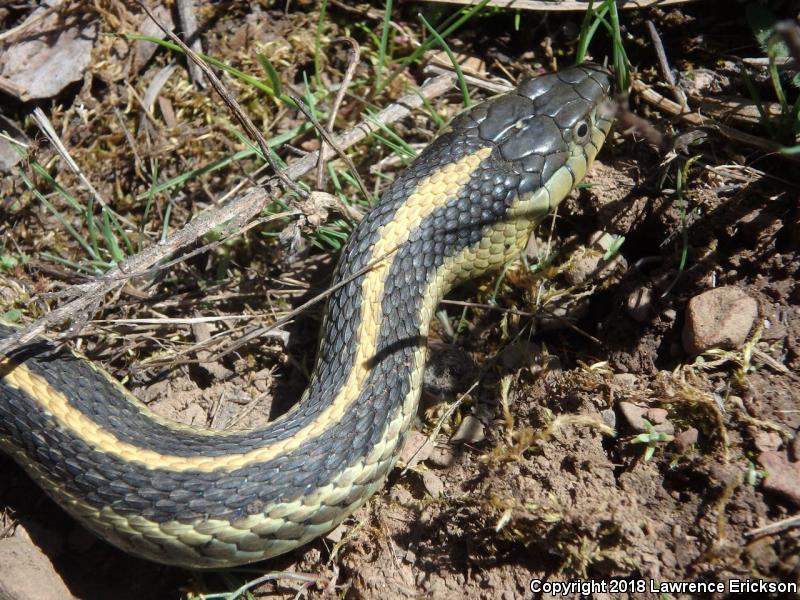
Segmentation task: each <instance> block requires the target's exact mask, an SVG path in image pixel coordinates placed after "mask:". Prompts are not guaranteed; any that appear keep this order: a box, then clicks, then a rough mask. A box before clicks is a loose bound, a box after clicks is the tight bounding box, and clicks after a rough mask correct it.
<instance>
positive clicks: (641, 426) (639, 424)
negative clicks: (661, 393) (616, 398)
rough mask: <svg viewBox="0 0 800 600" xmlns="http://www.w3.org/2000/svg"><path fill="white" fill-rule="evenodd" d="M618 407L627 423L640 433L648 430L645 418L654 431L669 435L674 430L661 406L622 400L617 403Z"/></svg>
mask: <svg viewBox="0 0 800 600" xmlns="http://www.w3.org/2000/svg"><path fill="white" fill-rule="evenodd" d="M619 409H620V412H622V416H624V417H625V420H626V421H627V422H628V424H629V425H630V426H631V427H632V428H633V429H634V430H636V431H638V432H640V433H645V432H647V431H648V427H647V424H646V423H645V420H647V422H649V423H650V425H652V426H653V430H654V431H657V432H659V433H668V434H670V435H672V434H673V433H674V432H675V426H674V425H673V424H672V423H671V422H670V421H669V420H667V411H666V410H664V409H663V408H647V407H642V406H636V405H635V404H633V403H631V402H625V401H622V402H620V403H619Z"/></svg>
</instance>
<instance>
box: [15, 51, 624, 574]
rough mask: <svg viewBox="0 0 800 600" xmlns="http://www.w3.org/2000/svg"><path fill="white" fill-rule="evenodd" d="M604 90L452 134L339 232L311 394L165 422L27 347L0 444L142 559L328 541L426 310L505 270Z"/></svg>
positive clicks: (594, 134) (572, 79) (600, 122)
mask: <svg viewBox="0 0 800 600" xmlns="http://www.w3.org/2000/svg"><path fill="white" fill-rule="evenodd" d="M610 86H611V84H610V74H609V73H608V72H607V71H606V70H605V69H603V68H602V67H599V66H596V65H590V64H584V65H580V66H575V67H570V68H567V69H564V70H562V71H560V72H558V73H551V74H547V75H542V76H540V77H537V78H533V79H527V80H525V81H523V82H521V83H520V85H519V86H518V87H517V88H516V89H515V90H514V91H512V92H509V93H507V94H504V95H501V96H497V97H495V98H492V99H490V100H488V101H486V102H484V103H482V104H479V105H476V106H474V107H472V108H471V109H469V110H467V111H466V112H464V113H461V114H460V115H459V116H457V117H456V118H455V119H454V120H453V121H452V122H451V123H450V124H449V126H448V127H447V128H446V129H445V130H444V131H443V132H442V133H441V134H440V135H439V136H438V137H437V138H436V139H435V140H434V141H433V142H432V143H431V144H430V145H429V146H428V147H427V148H426V149H425V150H424V151H423V152H422V153H421V154H420V155H419V156H418V157H417V159H416V160H415V161H414V162H413V163H412V164H411V166H409V167H408V168H407V169H406V170H405V171H404V172H403V173H402V174H400V175H399V176H398V177H397V178H396V180H395V181H394V183H393V184H392V185H391V186H390V187H389V188H388V189H387V190H386V191H385V193H384V194H383V195H382V197H381V198H380V200H379V201H378V202H377V203H376V204H375V205H374V206H373V207H372V208H371V210H370V211H369V212H368V213H367V214H366V215H365V216H364V218H363V219H362V220H361V222H360V223H359V225H358V227H357V228H356V230H355V231H354V232H353V233H352V235H351V237H350V239H349V240H348V243H347V245H346V247H345V249H344V250H343V252H342V255H341V259H340V262H339V264H338V267H337V269H336V272H335V275H334V283H336V282H342V283H343V285H341V286H340V287H338V288H335V291H334V292H333V293H332V295H331V296H330V297H329V300H328V305H327V311H326V314H325V317H324V320H323V325H322V333H321V338H320V340H321V341H320V346H319V351H318V354H317V362H316V366H315V369H314V371H313V373H312V375H311V377H310V381H309V385H308V388H307V390H306V391H305V393H304V394H303V396H302V398H301V399H300V401H299V403H298V404H297V405H296V406H295V407H294V408H293V409H291V410H290V411H289V412H288V413H286V414H285V415H283V416H282V417H280V418H278V419H277V420H275V421H272V422H270V423H269V424H268V425H266V426H264V427H262V428H259V429H256V430H251V431H229V432H219V431H212V430H207V429H199V428H193V427H189V426H185V425H179V424H176V423H174V422H172V421H170V420H168V419H165V418H163V417H160V416H158V415H156V414H155V413H153V412H152V411H150V410H149V409H148V408H147V407H146V406H145V405H144V404H142V403H141V402H139V401H138V400H137V399H136V398H135V397H133V396H132V395H131V394H129V393H128V392H126V391H125V389H124V388H123V387H122V386H121V385H120V384H119V383H117V382H116V381H115V380H114V379H113V378H112V377H111V376H110V375H108V374H106V373H105V372H104V371H102V370H101V369H100V368H98V367H96V366H95V365H93V364H92V363H91V362H89V361H87V360H86V359H84V358H82V357H80V356H78V355H76V354H73V353H71V352H68V351H64V350H60V351H54V350H53V348H52V346H51V344H50V343H49V342H47V341H45V340H38V341H35V342H33V343H28V344H26V345H24V346H22V347H21V348H18V349H16V350H14V351H12V352H9V353H8V354H7V355H6V356H4V357H1V358H0V448H2V449H3V451H4V452H5V453H7V454H9V455H10V456H11V457H13V458H14V459H15V460H16V461H17V462H18V463H19V464H20V465H21V466H22V467H23V468H24V469H25V470H26V471H27V472H28V474H29V475H30V476H31V477H32V478H33V479H34V480H35V481H36V482H37V483H38V484H39V485H41V487H42V488H43V489H44V490H45V491H46V492H47V493H48V494H49V495H50V496H52V497H53V498H54V499H55V501H56V502H57V503H58V504H60V505H61V506H62V507H63V508H64V509H65V510H66V511H67V512H68V513H70V514H71V515H73V516H74V517H75V518H76V519H77V520H79V521H80V522H81V523H83V524H84V525H85V526H86V527H87V528H89V529H90V530H92V531H93V532H95V533H96V534H98V535H99V536H100V537H102V538H104V539H106V540H108V541H109V542H111V543H113V544H115V545H117V546H119V547H120V548H122V549H124V550H126V551H128V552H131V553H133V554H136V555H139V556H142V557H145V558H148V559H151V560H155V561H159V562H163V563H168V564H175V565H182V566H187V567H220V566H229V565H235V564H241V563H247V562H251V561H256V560H260V559H264V558H268V557H271V556H275V555H278V554H282V553H284V552H287V551H289V550H292V549H293V548H296V547H298V546H300V545H302V544H305V543H306V542H308V541H310V540H312V539H314V538H316V537H318V536H320V535H322V534H324V533H326V532H328V531H330V530H331V529H333V528H334V527H335V526H336V525H337V524H339V523H340V522H341V521H342V520H343V519H344V518H345V517H346V516H348V515H349V514H351V513H352V512H353V511H354V510H355V509H356V508H357V507H358V506H360V505H361V504H362V503H363V502H364V501H365V500H366V499H367V498H368V497H369V496H370V495H371V494H372V493H373V492H375V491H376V490H377V489H379V488H380V486H381V485H382V483H383V481H384V479H385V478H386V475H387V474H388V473H389V471H390V470H391V469H392V467H393V465H394V463H395V461H396V460H397V456H398V452H399V449H400V447H401V446H402V443H403V440H404V438H405V436H406V433H407V431H408V429H409V427H410V425H411V422H412V420H413V417H414V415H415V413H416V409H417V404H418V400H419V396H420V391H421V387H422V373H423V369H424V366H425V358H426V347H425V341H426V336H427V334H428V327H429V323H430V321H431V318H432V316H433V313H434V311H435V309H436V305H437V303H438V302H439V300H440V299H441V298H442V297H443V295H444V294H445V293H447V291H448V290H449V289H451V288H452V287H453V286H454V285H456V284H457V283H458V282H460V281H464V280H466V279H468V278H472V277H475V276H477V275H480V274H481V273H484V272H486V271H488V270H490V269H494V268H497V267H500V266H501V265H503V264H504V263H505V262H507V261H508V260H510V259H512V258H514V257H515V256H517V255H518V254H519V252H520V251H521V250H522V249H523V248H524V247H525V244H526V241H527V239H528V236H529V235H530V233H531V230H532V228H533V227H534V226H535V225H536V224H537V223H538V222H539V221H541V219H542V218H543V217H544V216H545V215H547V214H548V213H549V212H550V211H551V210H552V209H553V208H554V207H555V206H556V205H557V204H558V203H559V202H561V201H562V200H563V199H564V198H565V197H566V196H567V195H568V194H569V193H570V191H571V190H572V189H573V188H574V187H575V185H576V184H577V183H578V182H579V181H580V180H581V179H582V178H583V176H584V174H585V172H586V170H587V169H588V168H589V165H590V164H591V163H592V160H593V159H594V158H595V156H596V154H597V152H598V150H599V149H600V147H601V145H602V143H603V141H604V140H605V137H606V135H607V134H608V132H609V129H610V127H611V122H612V113H611V110H610V108H609V106H608V102H607V99H608V94H609V90H610ZM370 264H372V265H373V266H372V267H371V268H367V267H369V266H370ZM10 333H11V329H10V328H8V327H6V326H4V325H0V338H3V337H8V336H9V335H10Z"/></svg>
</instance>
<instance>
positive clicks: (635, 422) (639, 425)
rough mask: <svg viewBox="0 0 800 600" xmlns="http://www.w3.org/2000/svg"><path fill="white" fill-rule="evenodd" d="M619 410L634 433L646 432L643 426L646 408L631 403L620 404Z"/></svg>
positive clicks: (645, 427)
mask: <svg viewBox="0 0 800 600" xmlns="http://www.w3.org/2000/svg"><path fill="white" fill-rule="evenodd" d="M619 410H620V412H621V413H622V416H623V417H625V420H626V421H627V422H628V425H630V426H631V427H632V428H633V429H635V430H636V431H647V426H646V425H645V424H644V414H645V413H646V412H647V408H644V407H641V406H636V405H635V404H633V403H632V402H624V401H623V402H620V403H619Z"/></svg>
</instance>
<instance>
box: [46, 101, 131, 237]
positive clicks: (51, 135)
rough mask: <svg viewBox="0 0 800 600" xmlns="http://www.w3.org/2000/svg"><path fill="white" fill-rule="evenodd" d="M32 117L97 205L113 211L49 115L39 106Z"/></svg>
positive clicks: (120, 217) (123, 218)
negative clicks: (68, 148) (81, 168)
mask: <svg viewBox="0 0 800 600" xmlns="http://www.w3.org/2000/svg"><path fill="white" fill-rule="evenodd" d="M31 117H33V120H34V121H36V125H38V126H39V129H40V130H41V132H42V133H43V134H44V135H45V137H47V139H48V140H50V143H51V144H53V148H55V150H56V152H57V153H58V155H59V156H60V157H61V160H63V161H64V162H65V163H67V166H68V167H69V168H70V171H72V172H73V173H74V174H75V175H77V176H78V179H80V180H81V183H82V184H83V185H84V186H85V187H86V189H87V190H89V193H90V194H91V196H92V198H94V200H96V201H97V203H98V204H99V205H100V206H102V207H103V208H105V209H106V210H111V209H110V208H109V206H108V204H107V203H106V201H105V200H104V199H103V197H102V196H101V195H100V192H98V191H97V190H96V189H95V187H94V186H93V185H92V183H91V182H90V181H89V179H88V178H87V177H86V175H84V174H83V171H81V170H80V167H78V164H77V163H76V162H75V161H74V160H73V159H72V156H70V154H69V152H68V151H67V148H66V147H65V146H64V144H63V142H62V141H61V139H60V138H59V137H58V134H57V133H56V130H55V129H54V128H53V124H52V123H50V119H48V118H47V115H45V114H44V112H43V111H42V109H41V108H39V107H38V106H37V107H36V108H34V109H33V112H32V113H31ZM114 215H115V216H116V217H117V218H118V219H119V220H120V221H122V222H123V223H125V224H126V225H127V226H128V227H135V225H134V224H133V223H131V222H130V221H129V220H128V219H126V218H125V217H123V216H122V215H117V214H116V213H114Z"/></svg>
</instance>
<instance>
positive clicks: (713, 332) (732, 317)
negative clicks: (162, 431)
mask: <svg viewBox="0 0 800 600" xmlns="http://www.w3.org/2000/svg"><path fill="white" fill-rule="evenodd" d="M757 317H758V303H757V302H756V301H755V300H754V299H753V298H751V297H750V296H748V295H747V294H745V293H744V292H743V291H742V290H740V289H739V288H737V287H733V286H725V287H719V288H715V289H712V290H708V291H707V292H703V293H702V294H700V295H699V296H695V297H694V298H692V299H691V300H690V301H689V305H688V307H687V309H686V323H684V326H683V334H682V341H683V348H684V350H686V352H688V353H689V354H692V355H695V354H702V353H703V352H705V351H706V350H709V349H710V348H727V349H738V348H740V347H741V346H742V344H744V343H745V341H746V340H747V334H748V333H749V332H750V329H752V327H753V323H754V322H755V320H756V318H757Z"/></svg>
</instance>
